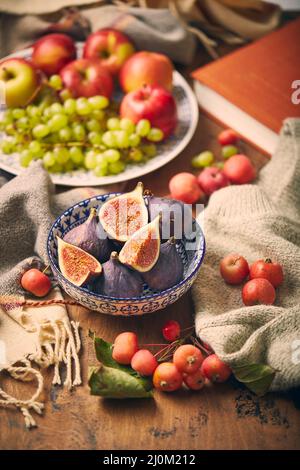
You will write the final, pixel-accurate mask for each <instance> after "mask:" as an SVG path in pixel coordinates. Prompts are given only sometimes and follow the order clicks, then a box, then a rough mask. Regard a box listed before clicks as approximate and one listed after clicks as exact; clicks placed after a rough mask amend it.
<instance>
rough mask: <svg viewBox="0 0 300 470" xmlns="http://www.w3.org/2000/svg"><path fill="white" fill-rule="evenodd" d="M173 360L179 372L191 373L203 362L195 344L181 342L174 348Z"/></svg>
mask: <svg viewBox="0 0 300 470" xmlns="http://www.w3.org/2000/svg"><path fill="white" fill-rule="evenodd" d="M173 361H174V364H175V366H176V367H177V369H178V370H179V371H180V372H182V373H183V372H184V373H186V374H193V373H195V372H196V371H197V370H198V369H199V368H200V366H201V364H202V362H203V355H202V353H201V351H200V349H198V348H196V346H193V345H192V344H183V345H182V346H179V348H178V349H176V351H175V353H174V356H173Z"/></svg>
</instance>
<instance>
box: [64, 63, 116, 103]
mask: <svg viewBox="0 0 300 470" xmlns="http://www.w3.org/2000/svg"><path fill="white" fill-rule="evenodd" d="M60 76H61V79H62V81H63V84H64V87H65V88H66V89H67V90H69V91H70V92H71V94H72V96H73V97H74V98H77V97H78V96H85V97H87V98H88V97H89V96H94V95H103V96H106V97H107V98H110V97H111V94H112V92H113V79H112V77H111V74H110V73H109V72H108V71H107V70H106V69H105V68H104V67H102V65H101V63H100V61H99V60H97V59H78V60H74V61H73V62H70V63H69V64H68V65H66V66H65V67H64V68H63V69H62V70H61V71H60Z"/></svg>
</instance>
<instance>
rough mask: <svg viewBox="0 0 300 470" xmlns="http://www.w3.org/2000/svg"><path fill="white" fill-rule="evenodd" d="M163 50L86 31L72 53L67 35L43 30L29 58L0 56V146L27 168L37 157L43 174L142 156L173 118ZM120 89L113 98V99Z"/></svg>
mask: <svg viewBox="0 0 300 470" xmlns="http://www.w3.org/2000/svg"><path fill="white" fill-rule="evenodd" d="M172 76H173V65H172V63H171V61H170V60H169V59H168V57H166V56H164V55H162V54H158V53H154V52H148V51H139V52H135V48H134V46H133V43H132V41H131V40H130V39H129V38H128V37H127V36H126V35H124V34H123V33H121V32H120V31H117V30H114V29H102V30H99V31H97V32H95V33H93V34H91V35H90V36H89V37H88V38H87V40H86V42H85V44H84V47H83V53H82V57H81V58H77V49H76V46H75V43H74V41H73V40H72V39H71V38H70V37H69V36H67V35H64V34H49V35H46V36H44V37H42V38H41V39H39V40H38V41H37V42H36V43H35V44H34V45H33V48H32V55H31V58H29V59H28V60H27V59H23V58H18V57H12V58H7V59H4V60H3V61H1V62H0V81H2V82H3V83H4V91H5V99H6V105H7V110H6V111H5V113H4V116H3V118H2V119H1V122H0V131H2V132H3V133H4V138H3V140H2V142H1V150H2V152H3V153H6V154H11V153H14V152H18V153H19V154H20V163H21V165H22V166H24V167H27V166H29V165H30V163H31V162H32V161H33V160H36V159H42V160H43V164H44V167H45V168H46V169H47V170H48V171H49V172H51V173H61V172H66V171H72V170H74V169H77V168H85V169H87V170H92V171H93V173H94V174H95V175H96V176H107V175H115V174H118V173H120V172H122V171H124V169H125V168H126V166H127V164H130V163H135V164H136V163H140V164H143V163H145V162H146V161H147V160H148V159H149V158H152V157H154V156H155V155H156V153H157V147H156V144H157V143H158V142H161V141H162V140H164V139H166V138H168V137H169V136H170V134H172V132H173V131H174V129H175V127H176V124H177V111H176V103H175V100H174V97H173V96H172V92H171V91H172ZM117 88H121V90H122V92H123V97H122V99H121V102H119V101H118V102H117V101H116V100H115V101H114V100H113V96H114V95H113V94H114V90H116V89H117Z"/></svg>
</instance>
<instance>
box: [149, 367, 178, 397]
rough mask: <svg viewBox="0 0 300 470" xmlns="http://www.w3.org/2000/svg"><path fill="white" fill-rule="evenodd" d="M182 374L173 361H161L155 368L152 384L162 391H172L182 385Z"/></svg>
mask: <svg viewBox="0 0 300 470" xmlns="http://www.w3.org/2000/svg"><path fill="white" fill-rule="evenodd" d="M182 380H183V379H182V374H181V373H180V372H179V370H178V369H177V367H176V366H175V364H173V362H162V363H161V364H159V366H158V367H157V368H156V369H155V371H154V375H153V385H154V387H155V388H156V389H157V390H161V391H162V392H174V391H175V390H178V389H179V388H180V387H181V386H182Z"/></svg>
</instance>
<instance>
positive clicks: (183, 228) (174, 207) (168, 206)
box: [145, 190, 193, 242]
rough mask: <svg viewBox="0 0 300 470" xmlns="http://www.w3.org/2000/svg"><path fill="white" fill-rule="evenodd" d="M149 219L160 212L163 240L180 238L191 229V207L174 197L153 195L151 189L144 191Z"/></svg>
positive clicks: (152, 218)
mask: <svg viewBox="0 0 300 470" xmlns="http://www.w3.org/2000/svg"><path fill="white" fill-rule="evenodd" d="M145 196H146V202H147V208H148V213H149V219H150V221H152V220H154V219H155V217H157V216H158V215H159V214H161V221H160V236H161V239H162V241H163V242H166V241H167V240H169V238H170V237H173V236H175V238H176V239H178V240H179V239H182V238H183V234H184V233H186V234H189V233H190V232H191V231H192V221H193V215H192V209H191V207H190V206H189V205H188V204H184V203H183V202H181V201H176V200H175V199H167V198H164V197H156V196H153V194H152V193H151V191H148V190H146V191H145Z"/></svg>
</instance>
